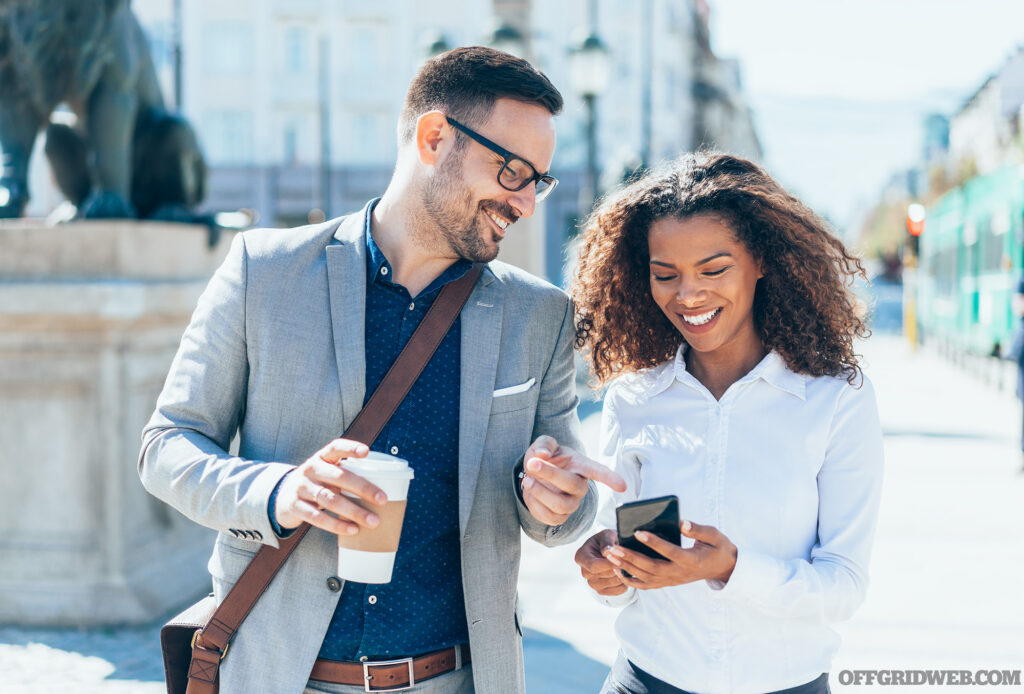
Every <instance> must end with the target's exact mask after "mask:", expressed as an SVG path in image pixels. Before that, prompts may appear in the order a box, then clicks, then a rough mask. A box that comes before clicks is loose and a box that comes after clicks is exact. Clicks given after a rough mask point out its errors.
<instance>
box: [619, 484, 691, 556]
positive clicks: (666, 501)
mask: <svg viewBox="0 0 1024 694" xmlns="http://www.w3.org/2000/svg"><path fill="white" fill-rule="evenodd" d="M615 519H616V521H617V525H618V534H619V544H620V545H622V546H623V547H625V548H626V549H631V550H633V551H634V552H640V553H641V554H646V555H647V556H649V557H654V558H655V559H664V557H663V556H661V555H660V554H658V553H657V552H655V551H654V550H653V549H651V548H650V547H648V546H647V545H645V544H643V543H642V542H640V541H639V540H637V539H636V538H635V537H633V535H634V533H636V531H637V530H646V531H647V532H649V533H652V534H654V535H657V536H658V537H660V538H662V539H663V540H666V541H668V542H671V543H672V544H674V545H678V544H680V540H681V536H680V533H679V498H678V497H676V496H674V495H672V496H661V497H658V498H657V499H644V500H642V501H631V502H630V503H628V504H622V505H621V506H619V507H618V508H616V509H615Z"/></svg>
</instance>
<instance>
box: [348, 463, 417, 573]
mask: <svg viewBox="0 0 1024 694" xmlns="http://www.w3.org/2000/svg"><path fill="white" fill-rule="evenodd" d="M341 466H342V467H343V468H345V469H346V470H349V471H351V472H353V473H355V474H357V475H359V476H360V477H363V478H365V479H366V480H367V481H369V482H370V483H372V484H375V485H376V486H378V487H380V489H381V491H383V492H384V493H385V494H387V496H388V503H387V504H386V505H385V506H384V507H383V508H381V507H380V506H375V505H372V504H366V503H364V502H363V501H361V500H357V502H356V503H358V504H359V505H360V506H363V507H365V508H367V509H369V510H371V511H373V513H375V514H377V516H379V517H380V519H381V523H380V525H378V526H377V527H376V528H362V527H361V528H359V532H358V533H356V534H355V535H339V536H338V577H339V578H343V579H345V580H346V581H355V582H357V583H389V582H390V581H391V572H392V570H393V569H394V566H395V554H396V553H397V552H398V541H399V538H400V536H401V533H402V521H403V519H404V517H405V503H406V499H407V495H408V493H409V482H410V480H412V479H413V477H414V475H413V471H412V468H411V467H409V462H408V461H407V460H403V459H402V458H396V457H395V456H393V455H387V454H386V453H377V452H375V451H371V452H370V453H369V454H368V455H367V456H366V457H365V458H346V459H345V460H342V461H341Z"/></svg>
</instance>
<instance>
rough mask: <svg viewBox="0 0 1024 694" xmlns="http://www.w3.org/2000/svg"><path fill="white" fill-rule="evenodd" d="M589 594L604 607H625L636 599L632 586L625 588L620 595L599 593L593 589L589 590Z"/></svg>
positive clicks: (634, 589)
mask: <svg viewBox="0 0 1024 694" xmlns="http://www.w3.org/2000/svg"><path fill="white" fill-rule="evenodd" d="M590 594H591V595H593V596H594V599H595V600H597V601H598V602H599V603H601V604H602V605H604V606H605V607H625V606H626V605H629V604H630V603H632V602H633V601H634V600H636V588H632V587H630V588H626V592H625V593H623V594H622V595H601V594H599V593H597V592H596V591H594V590H593V589H591V590H590Z"/></svg>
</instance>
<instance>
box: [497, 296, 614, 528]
mask: <svg viewBox="0 0 1024 694" xmlns="http://www.w3.org/2000/svg"><path fill="white" fill-rule="evenodd" d="M575 338H576V327H575V323H574V311H573V306H572V302H570V301H569V300H568V298H566V300H565V314H564V315H563V317H562V326H561V329H560V330H559V334H558V340H557V341H556V343H555V349H554V352H553V354H552V355H551V360H550V361H549V362H548V367H547V369H546V370H545V373H544V378H543V380H542V381H541V384H540V396H539V400H538V402H537V414H536V416H535V418H534V424H533V439H532V440H534V441H535V440H536V439H537V437H538V436H543V435H547V436H551V437H554V439H555V440H556V441H558V443H559V444H560V445H562V446H568V447H569V448H572V449H574V450H577V451H580V452H583V450H584V448H583V442H582V441H581V440H580V433H579V432H580V421H579V418H578V416H577V414H576V408H577V406H578V405H579V402H580V400H579V397H577V395H576V364H575V362H574V361H573V344H574V342H575ZM509 483H510V484H513V485H514V487H513V491H514V493H515V497H516V508H517V510H518V511H519V524H520V525H521V526H522V528H523V531H524V532H525V533H526V534H527V535H528V536H529V537H531V538H532V539H534V540H536V541H537V542H540V543H541V544H543V545H546V546H548V547H554V546H556V545H563V544H566V543H569V542H572V541H573V540H575V539H576V538H578V537H579V536H580V535H581V534H583V532H584V531H586V530H587V529H588V528H589V527H590V524H591V523H592V522H593V520H594V516H595V515H596V514H597V489H596V487H595V485H594V483H593V482H588V489H587V495H586V496H585V497H584V498H583V500H582V501H581V502H580V505H579V508H577V509H576V511H575V512H574V513H573V514H572V515H571V516H569V518H568V519H566V521H565V522H564V523H562V524H561V525H545V524H544V523H541V522H540V521H538V520H537V519H536V518H534V517H533V516H532V515H530V510H529V509H528V508H526V506H525V505H524V504H523V502H522V499H521V498H520V496H519V494H518V492H517V491H515V490H517V489H518V485H519V480H518V479H515V478H513V479H512V480H509Z"/></svg>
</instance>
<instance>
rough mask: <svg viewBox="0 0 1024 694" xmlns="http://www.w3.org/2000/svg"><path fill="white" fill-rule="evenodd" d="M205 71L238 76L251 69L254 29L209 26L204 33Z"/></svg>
mask: <svg viewBox="0 0 1024 694" xmlns="http://www.w3.org/2000/svg"><path fill="white" fill-rule="evenodd" d="M203 34H204V37H205V41H204V43H203V51H204V61H203V62H204V65H203V68H204V70H205V71H208V72H209V73H210V74H215V75H238V74H243V73H245V72H247V71H248V70H249V68H250V65H249V60H248V56H249V55H251V53H252V29H250V28H249V27H248V26H245V25H239V24H227V23H218V24H209V25H207V26H206V28H205V29H204V31H203Z"/></svg>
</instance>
